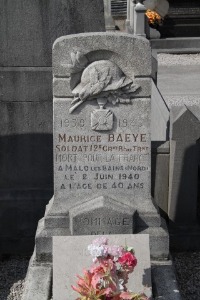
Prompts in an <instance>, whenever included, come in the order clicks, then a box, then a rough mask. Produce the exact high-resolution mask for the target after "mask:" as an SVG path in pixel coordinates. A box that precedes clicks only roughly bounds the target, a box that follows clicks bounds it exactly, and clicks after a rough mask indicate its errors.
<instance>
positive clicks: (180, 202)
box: [168, 105, 200, 227]
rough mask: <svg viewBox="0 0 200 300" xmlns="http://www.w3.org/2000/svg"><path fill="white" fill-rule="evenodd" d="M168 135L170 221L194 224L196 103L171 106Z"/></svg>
mask: <svg viewBox="0 0 200 300" xmlns="http://www.w3.org/2000/svg"><path fill="white" fill-rule="evenodd" d="M170 114H171V116H170V119H171V125H170V126H171V130H170V132H171V137H170V149H171V150H170V174H169V179H170V180H169V209H168V215H169V219H170V221H171V225H173V224H175V225H176V226H186V227H188V226H194V225H197V224H198V220H197V197H198V162H199V144H198V143H197V141H198V140H199V138H200V121H199V120H200V108H199V106H196V105H193V106H188V107H186V106H176V107H175V106H173V107H172V108H171V112H170Z"/></svg>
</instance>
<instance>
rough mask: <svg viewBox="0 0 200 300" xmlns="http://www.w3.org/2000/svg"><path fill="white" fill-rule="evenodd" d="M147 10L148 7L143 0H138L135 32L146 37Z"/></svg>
mask: <svg viewBox="0 0 200 300" xmlns="http://www.w3.org/2000/svg"><path fill="white" fill-rule="evenodd" d="M145 12H146V8H145V7H144V5H143V4H142V1H140V2H138V3H137V4H136V5H135V7H134V34H135V35H138V36H144V37H146V33H145Z"/></svg>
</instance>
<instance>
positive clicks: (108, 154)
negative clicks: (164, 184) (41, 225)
mask: <svg viewBox="0 0 200 300" xmlns="http://www.w3.org/2000/svg"><path fill="white" fill-rule="evenodd" d="M91 102H92V103H91ZM95 102H96V101H94V100H93V101H88V104H87V105H86V104H82V106H83V108H82V109H81V108H77V110H78V115H77V114H75V115H73V114H68V115H67V116H66V112H67V111H69V109H70V100H67V99H55V100H54V122H55V125H54V133H55V134H54V146H55V164H54V168H55V177H54V179H55V180H54V183H55V188H54V192H55V200H54V204H55V203H57V204H58V205H55V210H57V209H58V208H59V207H61V206H63V205H64V206H65V207H66V208H67V207H68V208H70V206H72V205H74V203H75V202H78V201H79V199H80V198H81V199H82V200H87V199H90V198H91V192H92V193H93V195H94V196H95V197H96V196H104V195H105V196H108V197H111V198H113V197H114V199H119V200H120V199H121V198H123V201H124V202H127V203H129V202H130V203H132V202H133V201H136V202H140V201H144V199H148V198H150V147H149V146H150V140H149V138H150V132H149V131H150V124H149V121H150V119H148V114H149V109H150V99H148V98H141V99H139V98H138V99H134V100H133V101H132V103H131V109H130V107H129V105H128V104H127V105H124V106H123V109H122V108H121V106H120V105H119V106H112V111H113V113H114V115H115V116H116V117H117V116H119V117H117V118H116V119H115V122H114V131H108V132H103V133H100V132H97V131H93V130H92V129H91V124H90V114H91V112H92V111H93V110H94V108H98V107H97V104H96V103H95ZM66 130H67V131H66ZM75 136H76V137H77V139H79V141H78V140H77V142H75V140H74V137H75ZM135 136H137V138H136V140H137V141H136V140H135ZM69 137H72V138H70V139H71V141H70V140H69ZM80 139H82V141H81V140H80ZM117 139H118V140H117ZM95 145H96V146H95ZM88 147H89V148H88ZM108 147H110V148H109V150H108ZM96 149H97V150H98V152H96ZM123 174H124V175H123ZM70 176H71V177H70ZM134 176H135V178H134ZM128 177H129V178H128ZM66 208H65V210H66Z"/></svg>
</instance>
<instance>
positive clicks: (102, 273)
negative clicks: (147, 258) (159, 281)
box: [72, 237, 149, 300]
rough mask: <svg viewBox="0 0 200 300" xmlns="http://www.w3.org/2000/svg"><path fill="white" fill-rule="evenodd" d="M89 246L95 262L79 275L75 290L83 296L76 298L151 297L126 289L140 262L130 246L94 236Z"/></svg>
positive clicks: (138, 299)
mask: <svg viewBox="0 0 200 300" xmlns="http://www.w3.org/2000/svg"><path fill="white" fill-rule="evenodd" d="M88 250H89V252H90V254H91V255H92V257H93V265H92V266H91V267H90V269H89V270H84V275H83V277H81V276H77V277H78V282H77V286H76V287H75V286H72V288H73V290H75V291H76V292H78V293H79V294H80V296H79V297H78V298H77V299H76V300H148V299H149V298H148V297H147V296H146V295H145V294H136V293H133V292H131V291H128V290H127V287H126V284H127V282H128V279H129V274H130V273H132V272H133V270H134V268H135V266H136V265H137V259H136V257H135V255H134V250H133V248H131V247H122V246H116V245H114V246H109V245H108V239H107V238H104V237H100V238H98V239H95V240H94V241H93V242H92V244H91V245H89V246H88Z"/></svg>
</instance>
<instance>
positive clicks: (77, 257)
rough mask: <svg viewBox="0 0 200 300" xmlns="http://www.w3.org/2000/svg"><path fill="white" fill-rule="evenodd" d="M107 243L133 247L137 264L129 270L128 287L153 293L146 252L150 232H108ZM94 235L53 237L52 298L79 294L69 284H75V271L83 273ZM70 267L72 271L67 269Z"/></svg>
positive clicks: (148, 294)
mask: <svg viewBox="0 0 200 300" xmlns="http://www.w3.org/2000/svg"><path fill="white" fill-rule="evenodd" d="M106 237H107V238H108V245H120V246H125V245H128V246H131V247H133V248H134V251H135V256H136V258H137V265H136V267H135V269H134V272H133V273H131V274H129V280H128V283H127V288H128V290H130V291H133V292H135V293H142V292H144V293H145V294H146V295H147V296H148V297H151V296H152V288H151V263H150V252H149V236H148V235H145V234H142V235H140V234H139V235H124V234H123V235H111V236H106ZM93 240H94V237H92V236H82V237H80V236H79V237H54V238H53V299H54V300H65V299H71V300H73V299H76V298H77V296H78V295H79V294H78V293H77V292H75V291H74V290H73V289H72V287H71V285H73V286H76V285H77V284H76V282H77V275H80V276H82V275H83V269H84V270H87V269H89V268H90V267H91V266H92V265H93V262H92V256H91V255H90V253H89V251H88V249H87V246H88V245H89V244H91V243H92V241H93ZM69 270H71V272H69Z"/></svg>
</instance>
